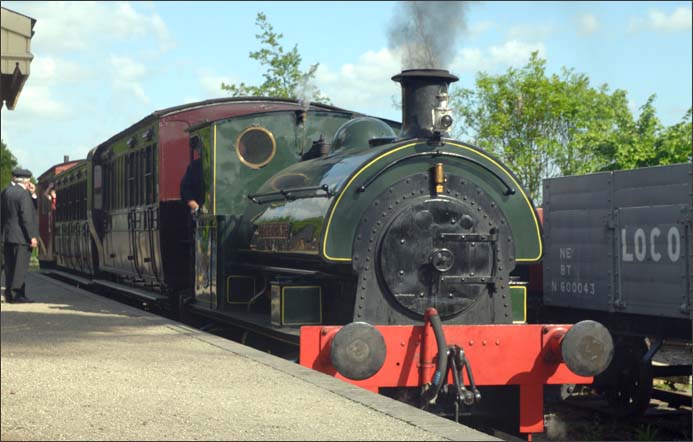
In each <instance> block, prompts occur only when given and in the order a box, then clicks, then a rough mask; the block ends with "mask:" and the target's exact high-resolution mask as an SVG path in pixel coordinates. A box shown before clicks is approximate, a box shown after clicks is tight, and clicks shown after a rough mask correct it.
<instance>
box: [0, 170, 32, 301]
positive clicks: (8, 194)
mask: <svg viewBox="0 0 693 442" xmlns="http://www.w3.org/2000/svg"><path fill="white" fill-rule="evenodd" d="M30 178H31V172H30V171H28V170H25V169H15V170H14V171H13V172H12V183H10V185H9V186H7V188H5V189H4V190H3V191H2V197H1V198H0V210H2V216H1V217H0V232H1V234H2V240H3V244H4V250H3V252H4V258H5V302H8V303H12V302H16V303H22V302H32V301H31V300H29V299H28V298H27V297H26V293H25V290H26V283H25V279H26V273H27V272H28V271H29V260H30V259H31V252H32V251H33V249H34V248H36V247H37V246H38V237H39V232H38V219H37V215H36V207H35V205H34V202H33V199H32V195H31V193H30V192H31V190H32V188H33V186H31V181H30Z"/></svg>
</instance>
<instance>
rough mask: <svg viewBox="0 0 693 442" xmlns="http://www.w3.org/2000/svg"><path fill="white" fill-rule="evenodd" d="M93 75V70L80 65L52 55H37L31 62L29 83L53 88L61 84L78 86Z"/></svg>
mask: <svg viewBox="0 0 693 442" xmlns="http://www.w3.org/2000/svg"><path fill="white" fill-rule="evenodd" d="M92 75H93V72H92V68H91V67H87V66H85V65H82V64H80V63H76V62H73V61H70V60H66V59H62V58H57V57H52V56H50V55H36V56H34V60H33V61H32V62H31V75H30V76H29V80H28V81H31V82H32V84H37V85H41V86H48V87H52V86H56V85H60V84H78V83H80V82H83V81H84V80H86V79H87V78H89V77H90V76H92Z"/></svg>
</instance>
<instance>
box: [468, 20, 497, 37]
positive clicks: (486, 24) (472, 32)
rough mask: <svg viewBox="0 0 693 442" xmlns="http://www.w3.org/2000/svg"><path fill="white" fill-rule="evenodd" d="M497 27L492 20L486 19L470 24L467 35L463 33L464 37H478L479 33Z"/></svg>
mask: <svg viewBox="0 0 693 442" xmlns="http://www.w3.org/2000/svg"><path fill="white" fill-rule="evenodd" d="M495 27H496V24H495V23H494V22H492V21H490V20H485V21H480V22H475V23H473V24H472V25H470V26H469V29H468V30H467V33H466V35H463V36H462V37H463V38H465V37H470V38H471V37H476V36H477V35H479V34H483V33H484V32H486V31H488V30H490V29H493V28H495Z"/></svg>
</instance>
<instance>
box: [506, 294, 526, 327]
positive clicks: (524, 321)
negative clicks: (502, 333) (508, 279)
mask: <svg viewBox="0 0 693 442" xmlns="http://www.w3.org/2000/svg"><path fill="white" fill-rule="evenodd" d="M517 288H521V289H522V296H523V299H524V304H525V305H524V306H523V307H522V314H523V317H522V321H513V324H525V323H526V322H527V286H524V285H523V286H516V285H511V286H510V287H509V289H510V292H511V293H512V290H513V289H517ZM510 296H512V295H510ZM510 307H511V308H510V310H511V311H512V303H511V305H510Z"/></svg>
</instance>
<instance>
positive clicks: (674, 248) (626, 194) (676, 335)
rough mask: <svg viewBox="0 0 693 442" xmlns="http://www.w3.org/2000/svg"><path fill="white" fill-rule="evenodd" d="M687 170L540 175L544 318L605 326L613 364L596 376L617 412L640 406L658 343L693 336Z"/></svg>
mask: <svg viewBox="0 0 693 442" xmlns="http://www.w3.org/2000/svg"><path fill="white" fill-rule="evenodd" d="M691 173H692V169H691V164H690V163H686V164H674V165H668V166H658V167H648V168H641V169H635V170H626V171H615V172H603V173H596V174H590V175H584V176H570V177H562V178H552V179H547V180H545V181H544V187H543V190H544V204H543V216H544V241H545V244H546V250H545V260H544V271H543V286H544V287H543V299H542V303H543V319H544V320H561V321H580V320H583V319H594V320H597V321H599V322H601V323H603V324H604V325H606V326H607V327H608V328H609V330H610V331H611V333H612V334H613V335H614V336H615V337H616V338H617V339H616V347H615V355H614V362H613V363H612V366H611V367H610V368H609V370H607V371H606V372H605V373H604V374H603V375H601V376H600V377H598V378H597V380H596V382H597V384H598V385H599V384H602V385H604V388H605V389H606V393H607V397H608V398H609V400H610V402H611V403H612V405H613V406H614V407H615V408H616V409H617V410H618V411H619V413H622V414H637V413H641V412H642V411H644V409H645V408H646V407H647V406H648V404H649V399H650V391H651V387H652V376H653V368H652V365H651V361H652V357H653V356H654V355H655V353H656V352H657V351H658V350H659V348H660V346H661V345H662V343H663V342H665V341H667V340H676V341H681V342H684V343H688V344H689V345H690V342H691V302H692V299H693V297H692V296H691V253H692V247H691V198H692V195H693V190H692V185H693V184H692V180H691ZM646 337H647V338H650V340H651V342H652V344H651V345H647V343H646V341H645V340H644V338H646ZM689 364H690V362H689ZM681 370H682V371H681V374H690V365H688V366H687V367H681Z"/></svg>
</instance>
